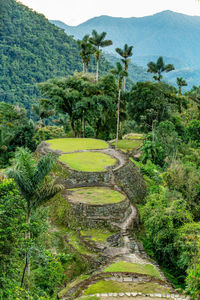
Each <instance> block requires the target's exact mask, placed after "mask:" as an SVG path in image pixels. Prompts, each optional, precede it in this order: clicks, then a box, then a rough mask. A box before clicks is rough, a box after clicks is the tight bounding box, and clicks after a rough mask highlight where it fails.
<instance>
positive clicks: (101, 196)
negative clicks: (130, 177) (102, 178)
mask: <svg viewBox="0 0 200 300" xmlns="http://www.w3.org/2000/svg"><path fill="white" fill-rule="evenodd" d="M70 191H71V192H72V195H70V196H69V199H70V200H71V201H74V202H82V203H87V204H95V205H101V204H110V203H118V202H121V201H122V200H124V199H125V196H124V195H123V194H121V193H119V192H118V191H114V190H112V189H110V188H107V187H82V188H75V189H70Z"/></svg>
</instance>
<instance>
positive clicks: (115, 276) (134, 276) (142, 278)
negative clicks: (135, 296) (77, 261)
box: [62, 272, 175, 299]
mask: <svg viewBox="0 0 200 300" xmlns="http://www.w3.org/2000/svg"><path fill="white" fill-rule="evenodd" d="M100 280H114V281H119V282H130V281H132V282H138V283H140V282H155V283H158V284H160V285H162V286H164V287H167V288H169V289H170V292H171V293H175V291H174V290H173V289H172V288H171V287H170V286H169V285H167V284H166V282H164V281H162V280H160V279H157V278H155V277H152V276H150V275H145V274H138V273H133V272H103V273H98V274H94V275H91V277H90V278H87V279H85V280H83V281H82V282H80V283H78V284H77V285H76V286H74V287H73V288H71V289H69V290H68V291H67V293H66V295H65V296H64V297H63V296H62V299H74V298H76V297H79V296H81V293H82V292H83V291H84V290H85V289H87V288H88V287H89V286H90V285H91V284H94V283H96V282H98V281H100ZM72 294H73V296H72Z"/></svg>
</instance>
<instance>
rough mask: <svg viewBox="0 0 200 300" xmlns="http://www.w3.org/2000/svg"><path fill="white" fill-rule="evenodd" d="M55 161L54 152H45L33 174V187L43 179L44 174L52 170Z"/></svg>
mask: <svg viewBox="0 0 200 300" xmlns="http://www.w3.org/2000/svg"><path fill="white" fill-rule="evenodd" d="M55 162H56V156H55V154H52V153H50V154H47V155H45V156H43V157H42V158H41V159H40V160H39V162H38V164H37V167H36V171H35V174H34V176H33V184H34V186H35V187H37V186H39V185H40V184H41V183H42V181H43V180H44V178H45V176H46V175H47V174H48V173H49V172H50V171H51V170H52V168H53V166H54V165H55Z"/></svg>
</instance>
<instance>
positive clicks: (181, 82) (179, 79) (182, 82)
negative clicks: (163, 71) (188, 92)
mask: <svg viewBox="0 0 200 300" xmlns="http://www.w3.org/2000/svg"><path fill="white" fill-rule="evenodd" d="M176 83H177V85H178V94H179V96H181V94H182V93H181V88H182V87H183V86H187V82H186V81H185V80H184V79H183V77H177V78H176Z"/></svg>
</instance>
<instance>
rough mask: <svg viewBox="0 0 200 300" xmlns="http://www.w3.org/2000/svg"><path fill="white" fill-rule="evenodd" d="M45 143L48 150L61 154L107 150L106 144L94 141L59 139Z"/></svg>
mask: <svg viewBox="0 0 200 300" xmlns="http://www.w3.org/2000/svg"><path fill="white" fill-rule="evenodd" d="M46 143H48V144H50V149H53V150H60V151H63V152H74V151H79V150H92V149H93V150H97V149H105V148H108V144H107V143H106V142H105V141H102V140H96V139H80V138H79V139H78V138H61V139H52V140H48V141H46Z"/></svg>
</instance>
